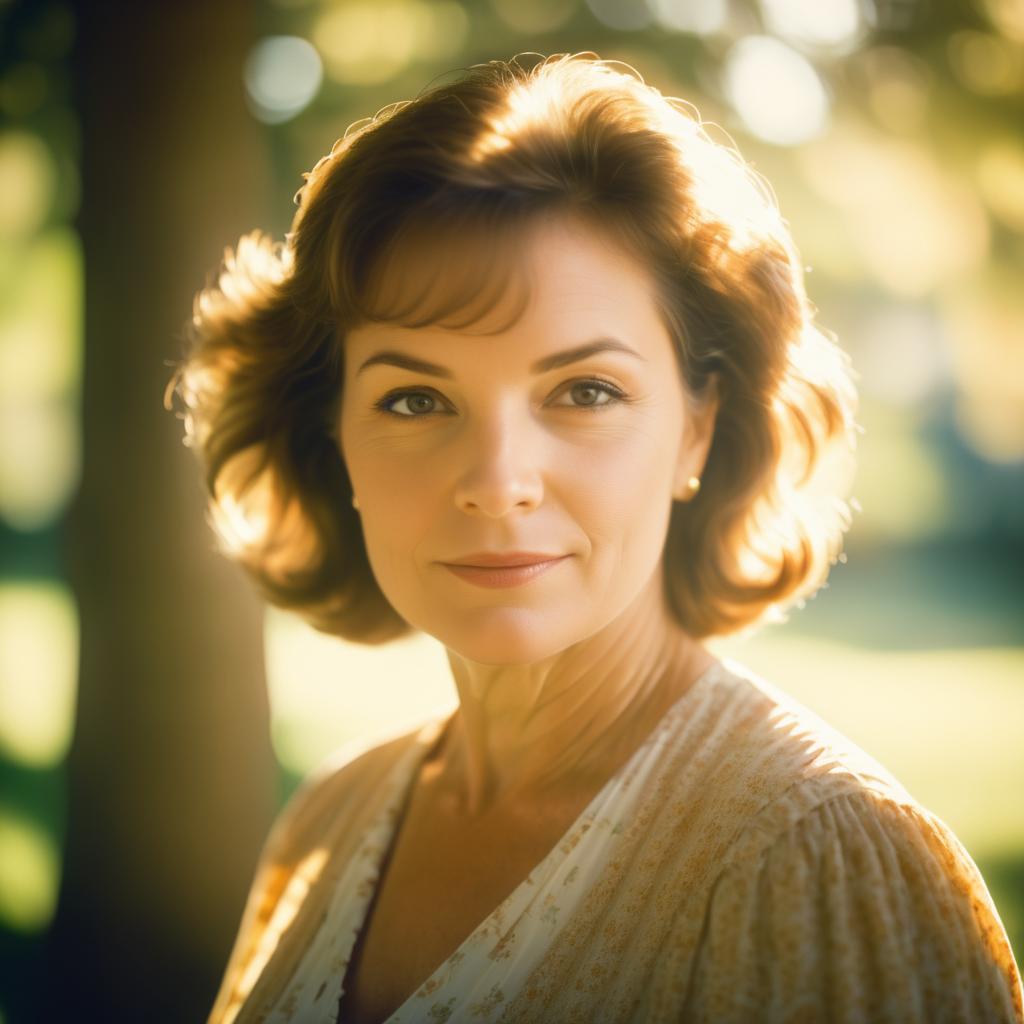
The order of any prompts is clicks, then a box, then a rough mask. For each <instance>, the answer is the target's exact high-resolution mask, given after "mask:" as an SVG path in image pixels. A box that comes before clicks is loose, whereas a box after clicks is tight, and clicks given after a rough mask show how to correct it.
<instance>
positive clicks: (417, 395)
mask: <svg viewBox="0 0 1024 1024" xmlns="http://www.w3.org/2000/svg"><path fill="white" fill-rule="evenodd" d="M574 392H575V393H576V394H592V395H595V396H598V397H599V396H600V395H607V396H608V400H607V401H603V402H602V401H598V400H597V397H595V398H594V399H593V400H592V401H584V402H580V403H572V404H570V405H568V406H565V405H563V406H561V408H563V409H565V408H575V409H586V410H588V411H589V410H591V409H604V408H607V407H608V406H611V405H617V404H618V403H619V402H624V401H628V399H627V397H626V394H625V392H623V391H621V390H620V389H619V388H617V387H616V386H615V385H614V384H611V383H609V382H608V381H605V380H601V379H600V378H598V377H588V378H585V379H583V380H577V381H573V382H572V383H571V384H570V386H569V387H568V388H567V389H566V390H565V392H564V393H565V394H572V393H574ZM400 402H405V403H406V409H407V410H408V411H406V412H396V411H395V408H394V406H396V405H398V404H399V403H400ZM436 403H437V398H436V397H435V395H434V394H433V393H432V392H431V391H429V390H418V389H413V388H403V389H399V390H398V391H391V392H389V393H388V394H386V395H385V396H384V397H383V398H381V399H380V400H379V401H377V402H375V403H374V408H375V409H379V410H380V411H381V412H384V413H387V414H388V415H391V416H397V417H399V418H400V419H406V420H411V419H423V418H424V417H426V416H430V415H432V414H433V413H435V412H437V411H438V410H437V409H435V408H431V407H430V406H431V404H436ZM556 408H557V406H556Z"/></svg>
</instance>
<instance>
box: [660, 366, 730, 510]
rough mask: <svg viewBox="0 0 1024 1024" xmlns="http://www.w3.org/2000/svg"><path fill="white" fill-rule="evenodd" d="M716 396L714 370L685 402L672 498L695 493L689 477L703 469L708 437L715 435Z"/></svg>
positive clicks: (686, 498)
mask: <svg viewBox="0 0 1024 1024" xmlns="http://www.w3.org/2000/svg"><path fill="white" fill-rule="evenodd" d="M720 400H721V396H720V395H719V391H718V374H717V373H714V374H712V375H711V376H710V377H709V378H708V383H707V387H706V388H705V389H704V391H703V392H702V393H701V395H700V397H699V398H698V399H696V400H695V401H690V400H688V401H687V403H686V408H685V409H684V416H685V420H684V423H683V437H682V442H681V444H680V445H679V459H678V462H677V464H676V475H675V482H674V486H673V488H672V496H673V497H674V498H675V500H676V501H692V500H693V498H694V497H695V496H696V494H697V488H694V487H692V486H691V485H690V480H691V478H693V477H696V478H697V479H698V480H699V479H700V477H701V474H702V473H703V472H704V465H705V463H706V462H707V459H708V452H709V451H710V450H711V441H712V439H713V438H714V436H715V420H716V418H717V416H718V406H719V402H720Z"/></svg>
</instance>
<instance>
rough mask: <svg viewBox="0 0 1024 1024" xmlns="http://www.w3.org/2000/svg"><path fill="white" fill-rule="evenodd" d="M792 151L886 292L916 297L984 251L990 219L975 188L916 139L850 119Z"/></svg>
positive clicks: (979, 259) (970, 265) (978, 260)
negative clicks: (840, 218)
mask: <svg viewBox="0 0 1024 1024" xmlns="http://www.w3.org/2000/svg"><path fill="white" fill-rule="evenodd" d="M796 159H797V162H798V164H799V166H800V168H801V170H802V172H803V174H804V177H805V178H806V180H807V181H808V182H809V183H810V184H811V185H812V187H813V188H814V189H815V190H816V191H817V192H818V193H819V194H820V195H822V196H823V197H824V198H826V199H827V200H829V202H831V203H832V204H834V205H835V206H836V207H837V208H838V209H840V210H841V211H842V213H843V217H844V226H845V230H846V232H847V234H848V237H849V238H850V239H851V240H852V242H853V243H854V244H855V245H856V247H857V249H858V250H859V252H860V256H861V259H862V260H863V262H864V265H865V267H866V268H867V270H868V271H869V272H870V274H871V276H872V277H874V278H875V280H876V281H877V282H878V283H879V284H881V285H882V287H884V288H885V289H886V290H887V291H889V292H890V293H892V294H894V295H898V296H902V297H904V298H920V297H922V296H925V295H927V294H929V293H931V292H933V291H934V290H935V289H936V288H938V286H939V285H941V284H944V283H946V282H948V281H955V280H958V279H959V278H960V277H962V276H963V275H965V274H968V273H970V272H971V271H973V270H974V268H976V267H977V266H979V265H981V264H982V263H983V262H984V261H985V260H986V259H987V257H988V247H989V223H988V218H987V216H986V214H985V210H984V209H983V207H982V206H981V203H980V201H979V199H978V196H977V194H976V192H975V190H974V189H973V188H971V187H970V185H969V184H967V183H965V182H964V181H962V180H961V179H960V178H958V177H956V176H955V175H954V174H952V173H951V172H949V171H947V170H945V169H944V168H942V167H940V166H939V164H938V163H937V162H936V160H935V159H934V157H933V155H932V154H931V152H930V151H929V150H927V149H926V148H925V147H923V146H921V145H919V144H918V143H916V142H913V141H910V140H903V139H893V138H892V137H891V136H888V135H882V134H880V133H878V132H876V131H874V130H873V129H871V128H870V127H868V126H867V125H866V124H856V123H853V122H851V123H847V124H844V125H842V126H837V129H836V130H835V131H834V132H832V133H831V134H830V136H829V138H828V140H827V141H821V142H812V143H810V144H809V145H807V146H805V147H803V148H802V149H801V150H798V152H797V154H796Z"/></svg>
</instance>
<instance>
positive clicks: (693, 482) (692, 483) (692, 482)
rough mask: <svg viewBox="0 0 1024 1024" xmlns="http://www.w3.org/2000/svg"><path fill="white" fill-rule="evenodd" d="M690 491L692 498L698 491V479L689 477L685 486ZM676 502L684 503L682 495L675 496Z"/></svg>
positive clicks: (684, 499) (684, 498)
mask: <svg viewBox="0 0 1024 1024" xmlns="http://www.w3.org/2000/svg"><path fill="white" fill-rule="evenodd" d="M686 486H687V487H688V488H689V489H690V496H691V497H693V496H694V495H695V494H696V493H697V492H698V491H699V490H700V477H699V476H691V477H690V479H689V481H688V482H687V485H686ZM675 499H676V501H686V497H685V496H684V495H676V496H675Z"/></svg>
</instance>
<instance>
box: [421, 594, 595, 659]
mask: <svg viewBox="0 0 1024 1024" xmlns="http://www.w3.org/2000/svg"><path fill="white" fill-rule="evenodd" d="M433 626H435V627H437V626H438V623H436V622H435V623H433ZM420 628H424V629H425V630H426V632H428V633H430V634H431V635H432V636H434V637H435V638H436V639H437V640H438V641H440V642H441V643H442V644H444V646H445V647H447V648H448V649H449V650H450V651H452V652H453V653H454V654H458V655H460V656H461V657H463V658H467V659H468V660H470V661H475V662H478V663H479V664H481V665H531V664H533V663H534V662H538V661H542V660H543V659H544V658H549V657H551V656H552V655H555V654H558V653H559V652H560V651H563V650H565V648H566V647H569V646H571V645H572V644H574V643H576V642H577V641H578V640H581V639H583V636H582V634H580V635H577V632H578V631H576V630H573V629H571V628H570V625H569V623H557V622H556V621H555V619H554V617H553V616H552V615H551V612H550V610H546V611H545V610H544V609H540V608H537V609H530V610H527V609H523V608H488V609H478V610H476V611H475V612H471V613H468V614H465V613H464V614H463V615H462V616H460V619H459V622H458V623H457V624H453V625H452V626H451V627H450V628H443V629H438V628H433V629H432V628H430V627H429V626H426V627H420Z"/></svg>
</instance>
